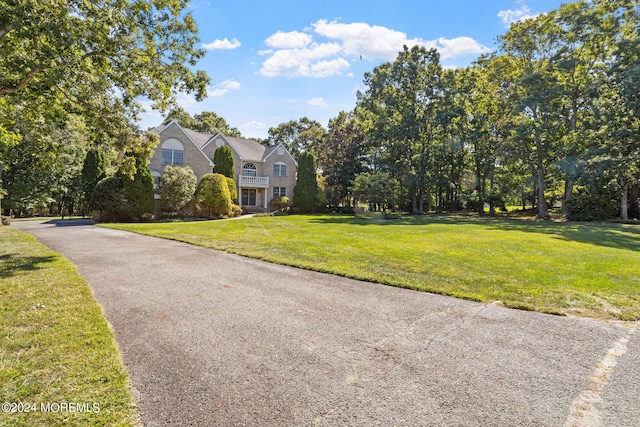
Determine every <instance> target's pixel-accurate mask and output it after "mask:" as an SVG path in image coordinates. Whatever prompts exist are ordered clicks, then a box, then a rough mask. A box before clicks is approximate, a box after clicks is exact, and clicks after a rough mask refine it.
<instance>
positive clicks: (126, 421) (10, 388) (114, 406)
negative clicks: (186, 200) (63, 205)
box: [0, 227, 139, 426]
mask: <svg viewBox="0 0 640 427" xmlns="http://www.w3.org/2000/svg"><path fill="white" fill-rule="evenodd" d="M0 403H3V406H2V411H0V425H1V426H63V425H64V426H134V425H138V424H139V414H138V410H137V408H136V405H135V403H134V400H133V398H132V396H131V393H130V383H129V377H128V374H127V372H126V370H125V369H124V367H123V365H122V361H121V359H120V353H119V351H118V348H117V347H116V343H115V341H114V338H113V334H112V332H111V330H110V329H109V326H108V324H107V321H106V320H105V318H104V316H103V313H102V311H101V309H100V306H99V305H98V303H97V302H96V301H95V299H94V298H93V296H92V293H91V288H90V287H89V286H88V285H87V283H86V281H85V280H84V279H82V278H81V277H80V276H79V275H78V272H77V270H76V268H75V266H74V265H73V264H72V263H71V262H69V261H68V260H66V259H65V258H63V257H62V256H60V255H59V254H57V253H55V252H52V251H50V250H49V249H47V248H46V247H45V246H43V245H42V244H40V243H38V242H37V241H36V240H35V239H34V238H33V237H32V236H30V235H28V234H24V233H21V232H19V231H17V230H16V229H14V228H12V227H0ZM6 403H8V404H9V406H7V405H6ZM11 403H13V404H14V405H13V406H12V405H11ZM18 404H19V405H20V406H18ZM25 404H26V405H25ZM11 410H16V411H18V412H10V411H11ZM80 410H82V411H83V412H80ZM87 410H89V411H90V412H89V411H87ZM8 411H9V412H8ZM26 411H29V412H26ZM46 411H48V412H46ZM74 411H75V412H74Z"/></svg>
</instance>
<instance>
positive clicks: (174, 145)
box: [162, 138, 184, 165]
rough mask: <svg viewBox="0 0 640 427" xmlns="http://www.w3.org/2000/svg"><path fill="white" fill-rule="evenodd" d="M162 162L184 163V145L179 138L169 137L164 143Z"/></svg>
mask: <svg viewBox="0 0 640 427" xmlns="http://www.w3.org/2000/svg"><path fill="white" fill-rule="evenodd" d="M162 164H163V165H183V164H184V145H182V143H181V142H180V141H178V140H177V139H173V138H170V139H167V140H166V141H165V142H163V143H162Z"/></svg>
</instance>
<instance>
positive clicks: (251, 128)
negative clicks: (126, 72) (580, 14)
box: [140, 0, 566, 138]
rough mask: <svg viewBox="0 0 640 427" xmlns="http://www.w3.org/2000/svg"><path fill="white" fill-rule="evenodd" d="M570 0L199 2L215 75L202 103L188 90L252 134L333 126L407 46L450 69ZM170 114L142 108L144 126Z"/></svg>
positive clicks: (202, 107)
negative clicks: (293, 124)
mask: <svg viewBox="0 0 640 427" xmlns="http://www.w3.org/2000/svg"><path fill="white" fill-rule="evenodd" d="M564 2H566V1H562V0H368V1H356V0H322V1H318V0H296V1H291V0H289V1H285V0H259V1H258V0H225V1H216V0H192V1H191V3H190V5H189V10H191V11H192V14H193V17H194V18H195V20H196V22H197V24H198V29H199V33H200V39H201V46H202V47H203V48H205V49H206V50H207V54H206V56H205V58H203V59H202V60H201V61H200V62H199V64H198V66H197V67H196V68H197V69H203V70H205V71H207V73H208V74H209V76H210V78H211V84H210V86H209V88H208V93H209V96H208V97H207V99H205V100H204V101H202V102H199V103H198V102H195V100H194V99H193V97H191V96H189V95H183V94H181V95H180V96H179V97H178V99H179V104H180V106H181V107H182V108H184V109H185V110H186V111H187V112H189V113H190V114H192V115H193V114H197V113H199V112H202V111H213V112H215V113H216V114H218V115H219V116H221V117H224V118H225V120H226V121H227V123H229V125H230V126H233V127H236V128H238V129H239V130H240V131H241V132H242V134H243V135H244V136H245V137H258V138H265V137H266V136H267V132H268V129H269V128H270V127H274V126H278V125H279V124H281V123H284V122H288V121H289V120H297V119H299V118H301V117H304V116H306V117H309V118H310V119H312V120H317V121H319V122H320V123H322V124H323V125H325V126H326V124H327V122H328V120H329V119H331V118H333V117H335V116H337V114H338V113H339V112H340V111H341V110H344V111H350V110H352V109H353V107H354V106H355V101H356V92H357V91H358V90H362V89H364V86H363V83H362V82H363V76H364V73H365V72H367V71H372V70H373V68H374V67H376V66H377V65H380V64H382V63H384V62H387V61H393V59H394V58H395V56H396V55H397V52H398V51H399V50H401V49H402V46H403V45H409V46H411V45H415V44H420V45H424V46H426V47H436V48H437V49H438V50H439V51H440V55H441V63H442V64H443V65H444V66H446V67H464V66H467V65H469V64H470V63H471V62H472V61H473V60H474V59H476V58H477V57H478V55H480V54H482V53H485V52H490V51H492V50H494V49H495V45H496V37H498V36H499V35H501V34H504V33H505V32H506V31H507V29H508V26H509V24H510V23H511V22H513V21H516V20H518V19H524V18H526V17H530V16H535V15H537V14H540V13H544V12H547V11H550V10H553V9H555V8H557V7H558V6H560V4H561V3H564ZM161 122H162V116H161V115H160V113H158V112H154V111H150V110H149V112H148V113H146V114H143V115H142V121H141V122H140V126H141V127H142V128H143V129H146V128H149V127H155V126H157V125H159V124H160V123H161Z"/></svg>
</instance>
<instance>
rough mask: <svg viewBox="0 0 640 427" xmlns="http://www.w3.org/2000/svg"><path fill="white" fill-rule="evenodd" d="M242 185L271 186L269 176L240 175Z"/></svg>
mask: <svg viewBox="0 0 640 427" xmlns="http://www.w3.org/2000/svg"><path fill="white" fill-rule="evenodd" d="M239 185H240V187H260V188H268V187H269V177H268V176H240V183H239Z"/></svg>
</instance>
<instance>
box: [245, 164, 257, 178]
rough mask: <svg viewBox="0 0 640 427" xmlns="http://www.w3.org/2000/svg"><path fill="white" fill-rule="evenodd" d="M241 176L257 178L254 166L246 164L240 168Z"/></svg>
mask: <svg viewBox="0 0 640 427" xmlns="http://www.w3.org/2000/svg"><path fill="white" fill-rule="evenodd" d="M242 176H258V172H257V169H256V165H254V164H253V163H246V164H245V165H244V166H242Z"/></svg>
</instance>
